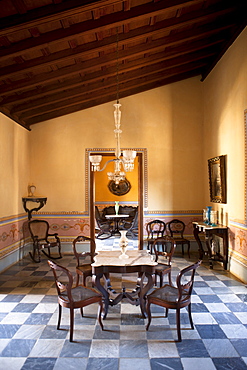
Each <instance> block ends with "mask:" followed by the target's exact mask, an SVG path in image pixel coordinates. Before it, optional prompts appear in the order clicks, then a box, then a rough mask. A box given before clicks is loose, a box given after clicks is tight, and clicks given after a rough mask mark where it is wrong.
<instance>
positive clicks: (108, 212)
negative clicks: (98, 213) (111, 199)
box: [102, 206, 116, 217]
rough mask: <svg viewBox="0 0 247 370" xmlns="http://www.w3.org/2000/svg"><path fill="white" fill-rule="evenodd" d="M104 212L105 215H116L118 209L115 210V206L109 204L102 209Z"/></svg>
mask: <svg viewBox="0 0 247 370" xmlns="http://www.w3.org/2000/svg"><path fill="white" fill-rule="evenodd" d="M102 213H103V217H104V216H105V215H115V214H116V211H115V206H108V207H105V208H104V209H103V211H102Z"/></svg>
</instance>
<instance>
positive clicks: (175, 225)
mask: <svg viewBox="0 0 247 370" xmlns="http://www.w3.org/2000/svg"><path fill="white" fill-rule="evenodd" d="M184 229H185V224H184V222H183V221H181V220H177V219H174V220H171V221H170V222H168V230H169V233H170V236H171V237H181V238H183V236H184Z"/></svg>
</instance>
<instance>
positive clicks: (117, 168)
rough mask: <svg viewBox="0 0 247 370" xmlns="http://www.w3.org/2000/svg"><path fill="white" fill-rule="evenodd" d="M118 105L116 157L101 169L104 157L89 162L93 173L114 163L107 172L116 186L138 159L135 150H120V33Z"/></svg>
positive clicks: (93, 156)
mask: <svg viewBox="0 0 247 370" xmlns="http://www.w3.org/2000/svg"><path fill="white" fill-rule="evenodd" d="M116 50H117V103H116V104H113V106H114V107H115V110H114V121H115V130H114V133H115V139H116V149H115V157H116V158H114V159H110V160H109V161H107V162H106V163H105V165H104V167H103V168H102V169H101V168H100V162H101V160H102V155H90V156H89V160H90V162H91V164H92V171H100V172H101V171H103V170H104V169H105V168H106V166H107V165H108V163H110V162H114V172H107V176H108V179H109V180H112V181H114V182H115V184H119V182H120V181H123V180H125V176H126V175H125V172H129V171H133V169H134V160H135V157H136V151H135V150H123V151H121V148H120V135H121V133H122V130H121V129H120V126H121V123H120V122H121V111H120V107H121V104H120V103H119V61H118V31H117V47H116Z"/></svg>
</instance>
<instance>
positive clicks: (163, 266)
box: [155, 263, 171, 273]
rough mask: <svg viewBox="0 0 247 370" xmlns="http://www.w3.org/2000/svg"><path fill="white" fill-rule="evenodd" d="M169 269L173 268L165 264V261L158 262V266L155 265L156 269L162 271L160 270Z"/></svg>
mask: <svg viewBox="0 0 247 370" xmlns="http://www.w3.org/2000/svg"><path fill="white" fill-rule="evenodd" d="M169 270H171V266H169V265H165V264H163V263H158V265H157V266H155V271H160V272H164V273H165V272H168V271H169Z"/></svg>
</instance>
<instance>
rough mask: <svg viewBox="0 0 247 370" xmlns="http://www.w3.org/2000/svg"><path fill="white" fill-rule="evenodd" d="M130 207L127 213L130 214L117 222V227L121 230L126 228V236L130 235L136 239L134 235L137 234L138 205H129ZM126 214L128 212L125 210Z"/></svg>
mask: <svg viewBox="0 0 247 370" xmlns="http://www.w3.org/2000/svg"><path fill="white" fill-rule="evenodd" d="M129 208H130V207H129ZM131 208H132V210H131V212H130V213H129V215H130V216H129V217H128V218H126V219H123V220H122V221H121V222H120V223H119V228H120V229H121V230H127V234H126V236H127V237H128V238H129V237H131V238H133V239H136V237H137V236H138V207H131ZM120 214H121V213H120ZM126 214H128V213H127V212H126Z"/></svg>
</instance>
